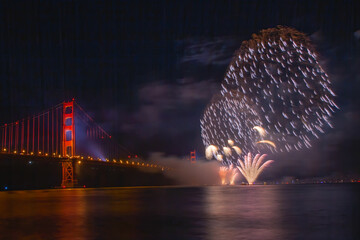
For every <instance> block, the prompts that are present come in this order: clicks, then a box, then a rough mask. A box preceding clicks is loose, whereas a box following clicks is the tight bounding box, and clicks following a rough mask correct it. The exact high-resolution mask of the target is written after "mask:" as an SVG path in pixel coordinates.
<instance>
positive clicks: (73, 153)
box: [0, 99, 169, 187]
mask: <svg viewBox="0 0 360 240" xmlns="http://www.w3.org/2000/svg"><path fill="white" fill-rule="evenodd" d="M0 136H1V151H0V152H1V154H2V155H5V154H8V155H9V154H11V155H18V156H19V157H25V158H29V159H31V158H41V159H48V160H56V161H59V162H61V166H62V181H61V186H62V187H72V186H74V183H76V179H75V178H74V165H75V163H78V164H80V163H82V162H98V163H100V164H107V165H109V167H111V166H114V165H120V166H123V167H139V168H153V169H156V170H158V171H164V170H168V169H169V168H167V167H165V166H162V165H160V164H156V163H148V162H145V161H143V160H142V159H141V158H140V157H138V156H137V155H136V154H133V153H131V152H129V151H128V150H127V149H126V148H125V147H123V146H122V145H120V144H119V143H117V142H116V141H114V140H113V139H112V138H111V135H110V134H109V133H108V132H106V131H105V130H104V129H103V128H102V127H101V126H100V125H98V124H97V123H96V122H95V121H94V120H93V118H91V117H90V116H89V115H88V114H87V113H86V112H85V111H84V109H83V108H82V107H81V106H80V105H79V104H78V103H77V102H76V101H75V100H74V99H72V100H71V101H67V102H62V103H60V104H58V105H56V106H53V107H51V108H49V109H47V110H45V111H43V112H41V113H38V114H35V115H33V116H28V117H26V118H23V119H21V120H18V121H15V122H12V123H8V124H3V125H1V126H0Z"/></svg>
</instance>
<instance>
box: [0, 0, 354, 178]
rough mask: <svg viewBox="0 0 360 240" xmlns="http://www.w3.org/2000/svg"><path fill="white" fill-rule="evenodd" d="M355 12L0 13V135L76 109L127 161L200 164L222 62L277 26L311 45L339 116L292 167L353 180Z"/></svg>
mask: <svg viewBox="0 0 360 240" xmlns="http://www.w3.org/2000/svg"><path fill="white" fill-rule="evenodd" d="M359 5H360V4H359V2H358V1H334V0H326V1H256V0H253V1H14V0H12V1H0V82H1V85H0V123H1V124H2V123H5V122H10V121H14V120H17V119H20V118H22V117H25V116H27V115H29V114H34V113H36V112H38V111H41V110H43V109H46V108H48V107H50V106H52V105H55V104H57V103H59V102H62V101H64V100H68V99H71V98H73V97H75V98H76V99H77V102H78V103H79V104H80V105H81V106H82V107H83V108H85V109H86V110H87V111H88V112H89V113H90V115H92V116H93V117H94V119H95V120H96V121H97V122H98V123H100V125H102V126H104V128H105V129H106V130H108V131H109V132H111V133H113V136H114V137H115V138H116V139H118V140H119V142H121V143H122V144H123V145H125V146H127V147H128V148H129V149H130V150H131V151H133V152H137V153H140V154H143V155H147V154H148V153H149V152H155V151H160V152H165V153H168V154H176V155H179V156H180V155H185V154H187V153H188V152H189V151H190V150H191V149H194V148H195V149H197V150H198V151H199V152H201V153H202V151H203V146H202V142H201V138H200V126H199V119H200V116H201V114H202V111H203V109H204V108H205V106H206V104H207V103H208V101H209V100H210V98H211V96H212V94H213V93H215V92H217V91H218V90H219V83H220V82H221V80H222V77H223V75H224V73H225V70H226V68H227V65H228V64H229V62H230V60H231V57H232V55H233V52H234V51H235V50H236V49H237V48H239V47H240V44H241V42H242V41H243V40H247V39H249V38H250V37H251V34H252V33H256V32H258V31H259V30H261V29H263V28H269V27H275V26H276V25H286V26H290V27H294V28H296V29H298V30H300V31H303V32H305V33H306V34H308V35H309V36H310V38H311V39H312V40H313V42H314V44H315V45H316V48H317V50H318V51H319V53H320V55H321V56H322V63H323V64H324V68H325V69H327V71H328V73H329V75H330V78H331V79H332V81H333V83H334V90H335V92H336V93H337V94H338V99H337V103H338V104H339V105H340V107H341V110H340V111H339V112H338V113H337V114H336V116H335V119H334V121H335V129H333V130H331V131H330V132H328V133H327V134H326V135H325V136H323V138H322V140H321V141H320V142H318V143H317V144H318V145H316V146H315V149H313V152H309V151H307V152H306V153H303V155H301V156H304V157H305V158H309V157H313V158H316V159H319V162H320V163H323V162H321V159H323V158H330V160H329V161H327V163H329V162H330V164H325V166H326V168H325V169H326V171H333V170H334V169H335V168H339V169H341V170H344V171H347V170H348V169H357V170H359V163H358V161H357V158H358V157H356V156H355V153H356V152H357V147H358V146H359V144H360V138H359V134H360V130H359V129H360V127H359V125H360V123H359V122H360V112H359V103H360V97H359V94H358V93H359V90H360V14H359V13H360V6H359ZM314 152H316V153H314ZM323 161H325V160H324V159H323ZM344 166H346V167H344ZM353 166H356V167H357V168H353Z"/></svg>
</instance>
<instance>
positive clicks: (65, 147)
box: [61, 99, 75, 187]
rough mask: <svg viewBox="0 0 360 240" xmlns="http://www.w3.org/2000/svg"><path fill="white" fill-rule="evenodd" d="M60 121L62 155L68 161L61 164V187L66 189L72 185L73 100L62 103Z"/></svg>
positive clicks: (73, 154) (73, 146) (73, 145)
mask: <svg viewBox="0 0 360 240" xmlns="http://www.w3.org/2000/svg"><path fill="white" fill-rule="evenodd" d="M62 121H63V122H62V126H63V129H62V155H63V157H66V158H68V159H67V160H64V161H63V162H62V183H61V186H63V187H66V186H73V185H74V166H73V162H72V160H71V158H72V157H74V156H75V124H74V121H75V120H74V99H73V100H72V101H70V102H64V103H63V119H62Z"/></svg>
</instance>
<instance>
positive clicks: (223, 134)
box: [201, 94, 261, 165]
mask: <svg viewBox="0 0 360 240" xmlns="http://www.w3.org/2000/svg"><path fill="white" fill-rule="evenodd" d="M249 103H250V100H249V99H247V98H246V97H243V98H236V97H231V96H230V95H228V94H225V96H221V95H215V96H214V97H213V100H212V102H211V103H210V104H209V105H208V107H207V108H206V110H205V112H204V116H203V118H202V119H201V136H202V139H203V142H204V145H205V146H213V145H215V146H216V153H217V154H220V155H222V156H225V158H224V159H225V161H226V163H227V165H230V164H231V163H232V162H236V159H237V157H236V156H235V154H232V151H235V152H236V153H237V154H241V152H242V151H246V152H249V151H251V150H254V148H255V146H256V141H255V140H257V139H258V136H259V133H258V132H257V131H253V130H252V128H253V127H254V126H258V125H261V122H260V117H259V116H258V115H257V113H256V111H255V110H254V108H251V107H250V104H249ZM249 129H250V131H249ZM258 140H260V139H258ZM235 145H236V146H235ZM238 146H241V148H240V147H238ZM207 148H209V147H207ZM214 149H215V148H214V147H211V148H210V149H209V150H207V154H206V156H210V155H211V154H210V152H213V151H214ZM217 159H218V158H217ZM218 160H219V159H218Z"/></svg>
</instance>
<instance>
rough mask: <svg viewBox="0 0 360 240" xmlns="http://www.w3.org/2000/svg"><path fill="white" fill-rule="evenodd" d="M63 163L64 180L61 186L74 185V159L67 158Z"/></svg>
mask: <svg viewBox="0 0 360 240" xmlns="http://www.w3.org/2000/svg"><path fill="white" fill-rule="evenodd" d="M61 165H62V181H61V187H62V188H66V187H74V182H75V181H74V164H73V161H72V160H70V159H69V160H65V161H63V162H62V163H61Z"/></svg>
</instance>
